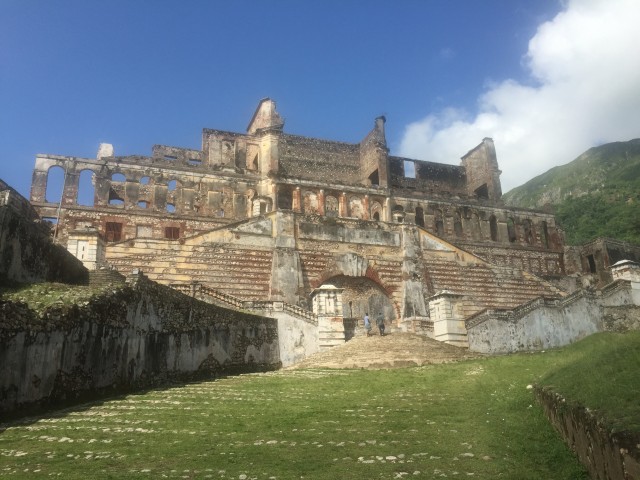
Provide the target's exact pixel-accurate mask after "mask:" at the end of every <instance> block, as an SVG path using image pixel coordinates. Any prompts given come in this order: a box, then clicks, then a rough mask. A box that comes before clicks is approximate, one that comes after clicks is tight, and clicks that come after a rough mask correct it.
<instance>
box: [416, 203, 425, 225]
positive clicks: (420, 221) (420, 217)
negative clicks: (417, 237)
mask: <svg viewBox="0 0 640 480" xmlns="http://www.w3.org/2000/svg"><path fill="white" fill-rule="evenodd" d="M416 225H419V226H421V227H424V210H423V209H422V207H416Z"/></svg>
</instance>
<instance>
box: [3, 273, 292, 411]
mask: <svg viewBox="0 0 640 480" xmlns="http://www.w3.org/2000/svg"><path fill="white" fill-rule="evenodd" d="M279 366H280V358H279V349H278V332H277V323H276V321H275V320H274V319H270V318H265V317H259V316H255V315H250V314H245V313H240V312H235V311H231V310H227V309H224V308H221V307H217V306H215V305H211V304H207V303H204V302H201V301H198V300H195V299H193V298H191V297H188V296H186V295H183V294H181V293H179V292H177V291H174V290H172V289H170V288H168V287H164V286H161V285H159V284H156V283H154V282H151V281H149V280H148V279H146V278H145V277H142V276H136V277H133V278H130V279H129V281H128V283H127V285H125V286H122V287H113V288H111V289H107V290H105V291H103V293H101V294H99V295H96V296H93V297H91V298H90V299H89V300H88V301H84V302H81V303H77V304H71V305H64V304H60V305H54V306H51V307H48V308H47V309H45V310H44V311H43V312H36V311H34V310H32V309H31V308H29V307H28V306H27V305H26V304H24V303H20V302H8V301H6V300H5V301H2V300H1V299H0V414H3V413H4V414H6V413H8V412H11V411H14V410H17V409H26V408H29V407H35V406H41V407H47V406H49V405H54V404H56V403H59V402H62V401H74V400H78V399H80V398H86V397H96V396H99V395H106V394H109V393H111V394H113V393H115V392H119V391H127V390H132V389H138V388H143V387H148V386H153V385H157V384H161V383H164V382H166V381H168V380H174V379H175V380H178V379H189V378H194V377H196V376H208V377H211V376H212V375H215V374H218V373H225V372H227V373H230V372H241V371H259V370H265V369H272V368H277V367H279Z"/></svg>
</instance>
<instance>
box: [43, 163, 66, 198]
mask: <svg viewBox="0 0 640 480" xmlns="http://www.w3.org/2000/svg"><path fill="white" fill-rule="evenodd" d="M63 188H64V169H63V168H62V167H58V166H54V167H51V168H50V169H49V171H48V172H47V188H46V190H45V194H44V200H45V202H49V203H60V199H61V198H62V190H63Z"/></svg>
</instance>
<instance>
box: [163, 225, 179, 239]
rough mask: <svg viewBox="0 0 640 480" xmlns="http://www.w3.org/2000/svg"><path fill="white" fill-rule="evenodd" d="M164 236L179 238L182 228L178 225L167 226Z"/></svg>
mask: <svg viewBox="0 0 640 480" xmlns="http://www.w3.org/2000/svg"><path fill="white" fill-rule="evenodd" d="M164 238H166V239H169V240H177V239H179V238H180V229H179V228H178V227H165V229H164Z"/></svg>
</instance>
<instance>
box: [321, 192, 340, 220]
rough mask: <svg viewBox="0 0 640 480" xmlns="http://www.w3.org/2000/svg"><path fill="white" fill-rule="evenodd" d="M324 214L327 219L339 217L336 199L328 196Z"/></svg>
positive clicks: (325, 200) (325, 201)
mask: <svg viewBox="0 0 640 480" xmlns="http://www.w3.org/2000/svg"><path fill="white" fill-rule="evenodd" d="M324 214H325V215H326V216H327V217H337V216H338V199H337V198H336V197H332V196H331V195H327V197H326V198H325V199H324Z"/></svg>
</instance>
